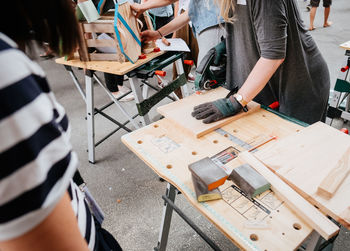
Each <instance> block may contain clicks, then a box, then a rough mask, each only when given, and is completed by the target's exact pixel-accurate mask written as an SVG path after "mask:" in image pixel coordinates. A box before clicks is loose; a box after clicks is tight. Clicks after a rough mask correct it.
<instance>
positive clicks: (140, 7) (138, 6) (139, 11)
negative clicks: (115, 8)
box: [130, 3, 146, 18]
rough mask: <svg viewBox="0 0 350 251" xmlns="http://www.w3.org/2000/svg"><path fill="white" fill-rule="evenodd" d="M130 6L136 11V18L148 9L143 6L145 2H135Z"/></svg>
mask: <svg viewBox="0 0 350 251" xmlns="http://www.w3.org/2000/svg"><path fill="white" fill-rule="evenodd" d="M130 7H131V10H132V11H134V12H136V15H135V16H136V18H138V17H139V16H140V15H141V14H142V13H144V12H145V11H146V9H145V8H143V4H138V3H133V4H131V5H130Z"/></svg>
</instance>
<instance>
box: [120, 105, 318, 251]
mask: <svg viewBox="0 0 350 251" xmlns="http://www.w3.org/2000/svg"><path fill="white" fill-rule="evenodd" d="M300 128H301V127H300V126H299V125H296V124H294V123H291V122H288V121H286V120H283V119H281V118H280V117H278V116H276V115H274V114H272V113H270V112H267V111H265V110H263V109H259V110H258V111H257V112H255V113H252V114H247V116H245V117H243V118H241V119H239V120H236V121H233V122H231V123H230V124H228V125H225V126H224V127H223V129H224V130H225V131H227V132H230V133H233V132H234V135H235V136H236V137H239V138H240V139H243V140H245V141H246V142H250V143H252V141H254V140H255V139H256V138H257V137H258V135H261V134H262V133H263V134H265V133H266V134H273V135H276V136H277V137H279V138H283V137H286V136H287V135H288V134H290V133H291V132H295V130H299V129H300ZM122 141H123V143H124V144H126V145H127V147H128V148H129V149H130V150H132V151H133V152H134V153H135V154H136V155H137V156H138V157H139V158H140V159H141V160H143V161H144V162H145V163H146V164H147V165H148V166H149V167H150V168H152V170H153V171H154V172H156V173H157V174H158V175H159V176H160V177H162V178H164V179H165V180H166V181H168V182H170V183H172V184H173V185H175V186H176V187H177V188H178V189H179V191H181V192H182V194H183V195H184V196H185V198H186V199H187V200H188V201H189V202H190V203H191V205H193V207H194V208H196V209H197V210H198V212H200V213H201V214H203V215H204V216H205V217H206V218H207V219H208V220H209V221H211V222H212V223H213V224H214V225H215V226H216V227H217V228H218V229H219V230H220V231H222V233H223V234H224V235H226V236H227V237H228V238H229V239H230V240H231V241H233V242H234V243H235V244H236V245H237V246H238V247H240V248H241V249H242V250H296V249H297V248H298V247H299V245H300V244H301V243H302V242H303V241H304V240H305V239H306V238H307V236H308V235H309V234H310V233H311V232H312V228H310V226H309V225H308V224H307V223H306V222H305V221H304V220H302V219H301V218H300V217H299V216H297V215H296V214H295V213H293V211H292V210H291V209H290V208H289V207H287V205H286V204H285V203H283V201H281V200H280V199H278V198H277V197H276V196H275V195H274V193H273V192H271V191H269V192H267V193H264V194H262V195H261V196H258V198H256V200H257V201H260V203H261V204H262V205H264V207H266V208H267V209H268V210H269V211H268V212H267V213H266V212H264V211H263V210H260V209H259V208H258V207H256V206H254V204H253V203H252V202H250V201H249V200H248V199H246V197H244V196H242V194H240V193H239V192H237V191H236V190H235V189H233V188H232V187H231V185H233V183H232V182H231V181H226V183H225V184H224V185H222V186H221V187H220V191H221V193H222V196H223V199H222V200H216V201H211V202H205V203H198V202H197V198H196V195H195V192H194V186H193V184H192V180H191V172H190V171H189V170H188V168H187V166H188V165H189V164H190V163H193V162H195V161H197V160H200V159H202V158H205V157H208V156H214V155H216V154H217V153H218V152H221V151H222V150H224V149H227V148H228V147H232V146H234V147H236V148H239V147H237V145H235V144H234V143H233V142H232V141H230V140H229V139H228V138H227V137H225V136H224V135H221V134H219V133H217V132H211V133H208V134H207V135H205V136H203V137H201V138H196V137H194V136H193V135H191V134H190V133H189V132H188V131H187V130H185V129H183V128H180V127H178V126H174V123H173V122H172V121H170V120H168V119H162V120H159V121H157V122H155V123H153V124H150V125H148V126H145V127H143V128H141V129H138V130H136V131H133V132H131V133H130V134H127V135H123V137H122ZM269 144H272V142H269V143H267V144H266V145H263V146H262V147H261V148H264V147H268V146H269ZM252 145H253V143H252ZM261 148H259V149H258V150H259V151H260V149H261ZM241 164H243V163H242V162H241V161H239V159H234V160H232V161H230V162H228V163H227V164H226V167H227V168H229V169H231V170H232V169H233V168H235V167H237V166H239V165H241ZM256 222H258V224H257V225H258V226H257V227H255V226H256V224H255V223H256ZM259 224H260V225H263V226H264V228H261V227H260V225H259ZM255 237H256V239H255ZM253 239H254V240H253Z"/></svg>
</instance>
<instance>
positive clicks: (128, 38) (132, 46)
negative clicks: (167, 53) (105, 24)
mask: <svg viewBox="0 0 350 251" xmlns="http://www.w3.org/2000/svg"><path fill="white" fill-rule="evenodd" d="M118 12H119V13H120V15H121V16H122V17H123V18H124V20H125V21H126V22H127V23H128V25H129V27H130V28H131V29H132V30H133V31H134V33H135V35H136V37H137V38H138V39H139V40H140V41H141V37H140V30H139V28H138V25H137V21H136V17H135V16H134V14H133V13H132V11H131V7H130V3H129V2H125V3H122V4H119V7H118ZM117 27H118V30H119V29H122V30H123V31H124V32H123V33H124V34H125V37H124V39H125V41H123V48H124V52H125V54H126V55H128V57H129V58H130V59H131V60H132V61H133V62H136V61H137V59H138V58H139V56H140V55H141V45H139V44H138V43H137V42H136V40H135V38H134V37H133V36H132V35H131V33H130V32H129V31H128V30H127V28H126V27H125V26H124V25H123V24H122V23H121V21H120V20H118V24H117ZM123 33H122V32H120V35H121V37H122V34H123Z"/></svg>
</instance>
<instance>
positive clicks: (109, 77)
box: [104, 73, 124, 92]
mask: <svg viewBox="0 0 350 251" xmlns="http://www.w3.org/2000/svg"><path fill="white" fill-rule="evenodd" d="M104 77H105V82H106V86H107V89H108V90H109V91H110V92H117V91H119V88H118V85H119V86H122V85H123V80H124V76H123V75H114V74H110V73H104Z"/></svg>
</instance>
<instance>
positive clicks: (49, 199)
mask: <svg viewBox="0 0 350 251" xmlns="http://www.w3.org/2000/svg"><path fill="white" fill-rule="evenodd" d="M0 76H1V77H0V241H5V240H10V239H13V238H16V237H18V236H21V235H22V234H24V233H26V232H28V231H30V230H32V229H33V228H34V227H35V226H37V225H38V224H39V223H41V222H42V221H43V220H44V219H45V218H46V217H47V216H48V215H49V214H50V213H51V212H52V210H53V209H54V208H55V206H56V205H57V203H58V202H59V201H60V199H61V198H62V196H63V195H64V193H65V192H66V191H67V190H68V193H69V195H70V197H71V205H72V208H73V210H74V212H75V214H76V216H77V219H78V225H79V229H80V232H81V234H82V235H83V236H84V237H85V239H86V241H87V243H88V245H89V248H90V250H93V249H94V246H95V225H94V221H93V217H92V215H91V214H90V210H89V208H88V206H87V204H86V202H85V200H84V194H83V193H82V192H81V191H80V189H79V188H78V187H77V185H76V184H74V183H73V181H72V177H73V175H74V173H75V171H76V168H77V163H78V160H77V156H76V154H75V153H74V152H73V151H72V146H71V144H70V142H69V138H70V133H69V132H70V127H69V124H68V119H67V116H66V115H65V111H64V109H63V107H62V106H61V105H60V104H58V102H57V101H56V99H55V96H54V95H53V93H52V92H51V90H50V88H49V86H48V83H47V81H46V79H45V74H44V72H43V70H42V69H41V68H40V66H39V65H37V64H36V63H34V62H32V61H31V60H30V59H29V58H28V57H27V56H26V55H25V54H24V53H22V52H21V51H20V50H18V49H16V44H15V43H14V42H13V41H12V40H11V39H9V38H8V37H7V36H5V35H4V34H2V33H0Z"/></svg>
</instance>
